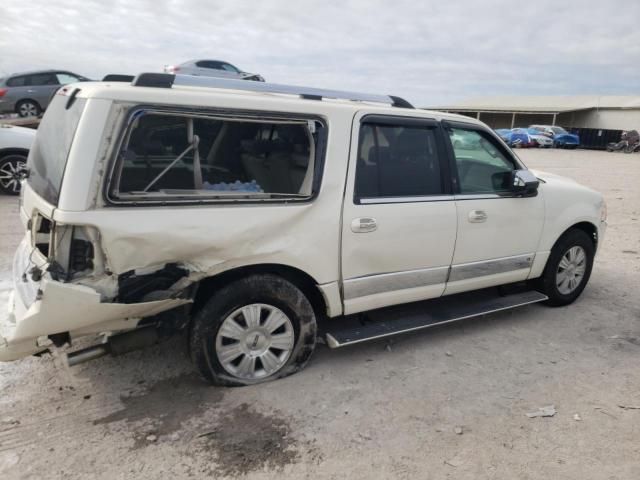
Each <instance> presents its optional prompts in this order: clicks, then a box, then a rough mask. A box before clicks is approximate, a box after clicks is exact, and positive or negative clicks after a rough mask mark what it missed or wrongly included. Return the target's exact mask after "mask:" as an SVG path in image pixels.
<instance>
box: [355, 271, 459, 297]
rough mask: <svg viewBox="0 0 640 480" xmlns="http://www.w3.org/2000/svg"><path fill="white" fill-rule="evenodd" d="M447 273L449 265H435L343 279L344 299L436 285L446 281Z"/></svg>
mask: <svg viewBox="0 0 640 480" xmlns="http://www.w3.org/2000/svg"><path fill="white" fill-rule="evenodd" d="M448 274H449V267H436V268H425V269H421V270H408V271H404V272H392V273H382V274H379V275H367V276H365V277H357V278H352V279H349V280H345V281H344V299H345V300H351V299H354V298H359V297H366V296H367V295H375V294H376V293H386V292H393V291H396V290H405V289H407V288H415V287H424V286H428V285H438V284H440V283H445V282H446V281H447V275H448Z"/></svg>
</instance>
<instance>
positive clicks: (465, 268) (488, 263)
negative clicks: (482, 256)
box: [448, 253, 535, 282]
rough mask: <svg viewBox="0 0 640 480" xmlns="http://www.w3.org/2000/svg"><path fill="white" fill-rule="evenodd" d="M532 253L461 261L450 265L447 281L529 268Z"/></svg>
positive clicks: (532, 256)
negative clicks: (479, 260)
mask: <svg viewBox="0 0 640 480" xmlns="http://www.w3.org/2000/svg"><path fill="white" fill-rule="evenodd" d="M534 257H535V255H534V254H533V253H528V254H526V255H516V256H513V257H505V258H496V259H493V260H485V261H482V262H472V263H461V264H458V265H452V266H451V273H450V274H449V279H448V282H456V281H458V280H467V279H468V278H475V277H484V276H486V275H495V274H496V273H505V272H511V271H513V270H522V269H524V268H529V269H530V268H531V265H532V264H533V258H534Z"/></svg>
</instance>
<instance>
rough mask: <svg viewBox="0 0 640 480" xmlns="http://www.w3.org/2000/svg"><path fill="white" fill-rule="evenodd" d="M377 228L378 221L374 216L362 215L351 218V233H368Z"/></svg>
mask: <svg viewBox="0 0 640 480" xmlns="http://www.w3.org/2000/svg"><path fill="white" fill-rule="evenodd" d="M377 229H378V222H376V219H375V218H371V217H362V218H354V219H353V220H351V231H352V232H353V233H368V232H373V231H375V230H377Z"/></svg>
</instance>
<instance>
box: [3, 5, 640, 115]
mask: <svg viewBox="0 0 640 480" xmlns="http://www.w3.org/2000/svg"><path fill="white" fill-rule="evenodd" d="M194 58H212V59H223V60H226V61H229V62H231V63H233V64H235V65H236V66H238V67H239V68H241V69H243V70H246V71H250V72H257V73H260V74H262V75H263V76H264V77H266V79H267V81H273V82H279V83H291V84H303V85H309V86H318V87H327V88H340V89H349V90H360V91H365V92H373V93H386V94H394V95H400V96H403V97H405V98H407V99H408V100H410V101H412V102H414V103H415V104H417V105H421V106H423V105H433V106H437V105H446V104H450V103H452V102H455V101H456V100H461V99H465V98H468V97H475V96H481V95H486V94H549V95H551V94H603V95H605V94H640V1H639V0H599V1H592V0H585V1H576V0H554V1H546V0H533V1H527V0H523V1H517V2H514V1H490V0H464V1H454V0H451V1H442V0H438V1H425V0H413V1H404V0H392V1H376V0H364V1H334V2H331V1H329V0H325V1H304V0H298V1H294V0H261V1H253V2H249V1H238V0H233V1H231V0H227V1H216V0H167V1H162V0H155V1H154V0H99V1H95V0H3V1H2V21H1V22H0V72H4V73H8V72H14V71H21V70H29V69H37V68H62V69H68V70H71V71H74V72H76V73H79V74H82V75H85V76H89V77H92V78H100V77H101V76H103V75H104V74H106V73H131V74H134V73H138V72H142V71H162V68H163V66H164V65H165V64H176V63H181V62H184V61H186V60H190V59H194Z"/></svg>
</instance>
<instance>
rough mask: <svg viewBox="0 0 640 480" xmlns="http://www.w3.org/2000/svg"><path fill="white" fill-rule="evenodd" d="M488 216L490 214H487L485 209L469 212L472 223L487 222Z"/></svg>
mask: <svg viewBox="0 0 640 480" xmlns="http://www.w3.org/2000/svg"><path fill="white" fill-rule="evenodd" d="M487 218H489V216H488V215H487V212H485V211H484V210H471V211H470V212H469V221H470V222H471V223H482V222H486V221H487Z"/></svg>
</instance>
